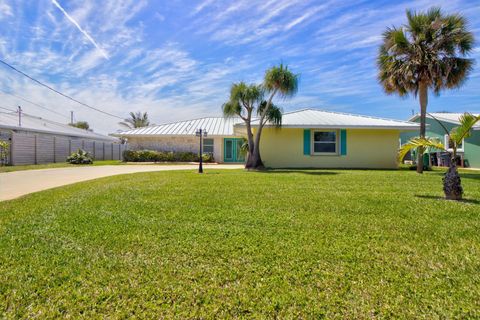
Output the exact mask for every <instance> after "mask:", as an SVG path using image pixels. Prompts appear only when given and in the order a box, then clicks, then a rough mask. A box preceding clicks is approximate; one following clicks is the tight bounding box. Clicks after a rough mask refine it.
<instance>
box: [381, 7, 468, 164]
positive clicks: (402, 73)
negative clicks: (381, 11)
mask: <svg viewBox="0 0 480 320" xmlns="http://www.w3.org/2000/svg"><path fill="white" fill-rule="evenodd" d="M407 20H408V23H407V24H406V25H404V26H402V27H400V28H396V27H392V28H388V29H387V30H386V31H385V32H384V34H383V44H382V45H381V46H380V52H379V54H378V58H377V65H378V68H379V75H378V78H379V81H380V83H381V84H382V86H383V88H384V90H385V92H386V93H387V94H398V95H399V96H401V97H406V96H408V95H409V94H413V95H414V96H415V97H417V96H418V98H419V102H420V138H425V126H426V112H427V104H428V92H429V90H432V91H433V92H434V93H435V94H436V95H439V94H440V92H441V91H442V90H444V89H451V88H458V87H460V86H461V85H462V84H463V83H464V81H465V80H466V78H467V76H468V74H469V73H470V71H471V70H472V66H473V62H474V61H473V60H472V59H467V58H466V56H467V55H468V54H469V53H470V52H471V51H472V48H473V44H474V37H473V33H472V32H469V31H468V30H467V21H466V19H465V18H464V17H463V16H461V15H460V14H448V15H447V14H444V13H443V12H442V11H441V9H440V8H431V9H430V10H428V11H427V12H419V13H417V12H414V11H411V10H407ZM418 151H419V152H418V156H417V172H418V173H422V172H423V157H422V156H423V152H424V150H423V149H422V148H420V149H419V150H418Z"/></svg>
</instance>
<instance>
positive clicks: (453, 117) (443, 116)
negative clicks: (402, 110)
mask: <svg viewBox="0 0 480 320" xmlns="http://www.w3.org/2000/svg"><path fill="white" fill-rule="evenodd" d="M463 114H464V112H429V113H428V114H427V118H430V119H432V116H433V117H435V118H436V119H437V120H439V121H445V122H450V123H453V124H460V122H459V119H460V117H461V116H462V115H463ZM472 114H473V115H474V116H476V117H478V116H479V115H480V114H478V113H472ZM419 117H420V114H416V115H414V116H413V117H411V118H410V119H409V120H410V121H415V120H416V119H418V118H419ZM474 130H480V124H477V125H475V126H474Z"/></svg>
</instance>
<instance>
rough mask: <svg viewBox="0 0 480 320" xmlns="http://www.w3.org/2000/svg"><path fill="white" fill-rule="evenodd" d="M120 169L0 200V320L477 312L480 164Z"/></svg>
mask: <svg viewBox="0 0 480 320" xmlns="http://www.w3.org/2000/svg"><path fill="white" fill-rule="evenodd" d="M441 178H442V175H441V172H438V171H432V172H426V173H425V174H424V175H423V176H420V175H417V174H416V173H415V172H412V171H363V170H353V171H347V170H345V171H342V170H338V171H337V170H303V171H302V170H282V171H272V172H244V171H241V170H238V171H236V170H234V171H213V170H212V171H210V170H209V171H208V173H207V174H205V175H198V174H195V173H193V172H187V171H176V172H157V173H151V172H150V173H144V174H143V173H142V174H135V175H123V176H116V177H109V178H103V179H99V180H95V181H90V182H84V183H79V184H75V185H70V186H67V187H63V188H59V189H54V190H48V191H44V192H40V193H37V194H32V195H30V196H27V197H24V198H21V199H17V200H13V201H8V202H2V203H0V317H5V318H27V317H32V318H33V317H38V318H56V317H71V318H78V317H85V318H105V317H108V318H130V317H138V318H167V319H171V318H200V319H201V318H215V317H216V318H275V317H278V318H323V317H325V318H342V319H345V318H347V319H362V318H368V319H370V318H406V319H410V318H427V319H432V318H433V319H435V318H479V317H480V300H479V299H478V297H479V296H480V273H479V272H478V271H479V270H480V233H479V230H480V204H479V201H478V199H480V188H479V186H480V172H479V173H476V172H468V174H467V173H465V174H463V184H464V188H465V190H466V192H465V196H466V199H467V201H465V202H451V201H444V200H442V199H441V198H440V197H441V196H442V189H441Z"/></svg>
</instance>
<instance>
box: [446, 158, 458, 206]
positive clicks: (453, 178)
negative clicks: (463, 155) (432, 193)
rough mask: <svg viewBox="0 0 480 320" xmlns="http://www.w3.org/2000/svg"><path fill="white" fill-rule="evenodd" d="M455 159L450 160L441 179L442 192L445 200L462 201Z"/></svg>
mask: <svg viewBox="0 0 480 320" xmlns="http://www.w3.org/2000/svg"><path fill="white" fill-rule="evenodd" d="M455 160H456V159H455V158H454V157H452V159H451V160H450V166H449V168H448V171H447V172H446V173H445V176H444V177H443V192H444V193H445V199H447V200H462V195H463V188H462V180H461V179H460V175H459V174H458V170H457V163H456V162H455Z"/></svg>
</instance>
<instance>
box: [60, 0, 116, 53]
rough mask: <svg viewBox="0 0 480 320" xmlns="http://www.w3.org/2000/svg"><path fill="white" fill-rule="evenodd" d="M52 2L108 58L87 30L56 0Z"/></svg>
mask: <svg viewBox="0 0 480 320" xmlns="http://www.w3.org/2000/svg"><path fill="white" fill-rule="evenodd" d="M52 3H53V4H54V5H55V6H56V7H57V8H58V9H59V10H60V11H61V12H62V13H63V14H64V15H65V17H66V18H67V19H68V20H69V21H70V22H71V23H73V25H74V26H75V27H77V29H78V30H79V31H80V32H81V33H82V34H83V35H84V36H85V38H87V40H88V41H90V43H91V44H93V45H94V46H95V48H97V50H98V51H99V52H100V53H101V54H102V56H103V57H104V58H105V59H107V60H108V55H107V53H106V52H105V51H104V50H103V49H102V48H101V47H100V45H98V43H97V42H96V41H95V40H94V39H93V38H92V37H91V36H90V34H88V32H86V31H85V30H83V28H82V27H81V26H80V25H79V24H78V22H77V21H75V19H73V18H72V17H71V16H70V15H69V14H68V13H67V11H65V9H64V8H63V7H62V6H61V5H60V4H59V3H58V2H57V0H52Z"/></svg>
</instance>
